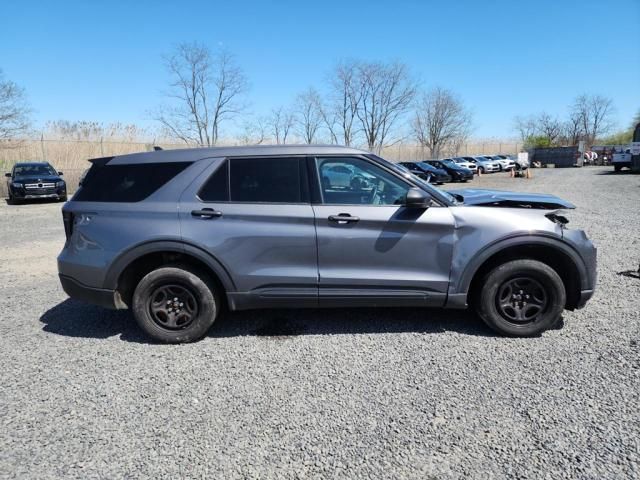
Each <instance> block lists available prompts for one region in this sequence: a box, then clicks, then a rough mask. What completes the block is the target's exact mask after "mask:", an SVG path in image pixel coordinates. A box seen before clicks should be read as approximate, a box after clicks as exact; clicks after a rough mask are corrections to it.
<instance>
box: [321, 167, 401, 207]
mask: <svg viewBox="0 0 640 480" xmlns="http://www.w3.org/2000/svg"><path fill="white" fill-rule="evenodd" d="M316 167H317V171H318V178H319V179H320V190H321V194H322V201H323V203H326V204H332V205H401V204H403V203H404V200H405V197H406V195H407V191H408V190H409V187H410V186H409V185H408V184H406V183H404V182H403V181H402V180H400V179H399V178H397V177H396V176H394V175H392V174H391V173H389V172H387V171H386V170H384V169H382V168H380V167H378V166H377V165H374V164H373V163H371V162H367V161H366V160H362V159H360V158H348V157H347V158H317V159H316Z"/></svg>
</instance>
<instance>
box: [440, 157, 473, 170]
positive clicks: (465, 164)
mask: <svg viewBox="0 0 640 480" xmlns="http://www.w3.org/2000/svg"><path fill="white" fill-rule="evenodd" d="M444 160H453V161H454V162H456V163H457V164H458V165H460V166H461V167H464V168H468V169H469V170H471V171H472V172H473V173H478V165H476V164H475V163H473V162H470V161H468V160H465V159H464V158H462V157H453V158H445V159H444Z"/></svg>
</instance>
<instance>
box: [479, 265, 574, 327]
mask: <svg viewBox="0 0 640 480" xmlns="http://www.w3.org/2000/svg"><path fill="white" fill-rule="evenodd" d="M481 285H482V287H481V289H480V291H479V292H477V293H478V294H479V298H477V299H476V302H475V305H476V311H477V313H478V315H479V316H480V318H482V320H484V322H485V323H486V324H487V325H488V326H489V327H490V328H491V329H492V330H494V331H495V332H498V333H500V334H502V335H506V336H511V337H531V336H537V335H539V334H540V333H542V332H544V331H545V330H548V329H550V328H553V326H554V325H556V323H557V322H558V320H559V319H560V316H561V315H562V311H563V310H564V306H565V303H566V291H565V288H564V284H563V283H562V279H561V278H560V276H559V275H558V274H557V273H556V271H555V270H554V269H553V268H551V267H550V266H549V265H547V264H545V263H542V262H539V261H537V260H528V259H526V260H514V261H511V262H507V263H504V264H502V265H500V266H498V267H496V268H494V269H493V270H492V271H491V272H489V273H488V274H487V275H486V276H485V277H484V279H483V281H482V283H481ZM521 292H523V293H521ZM527 295H529V296H528V297H527ZM525 302H526V303H525ZM505 305H506V306H505Z"/></svg>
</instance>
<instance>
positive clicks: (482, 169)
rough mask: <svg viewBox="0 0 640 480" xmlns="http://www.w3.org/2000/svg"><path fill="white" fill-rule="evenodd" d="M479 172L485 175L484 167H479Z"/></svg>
mask: <svg viewBox="0 0 640 480" xmlns="http://www.w3.org/2000/svg"><path fill="white" fill-rule="evenodd" d="M478 172H480V173H481V174H483V175H484V167H478Z"/></svg>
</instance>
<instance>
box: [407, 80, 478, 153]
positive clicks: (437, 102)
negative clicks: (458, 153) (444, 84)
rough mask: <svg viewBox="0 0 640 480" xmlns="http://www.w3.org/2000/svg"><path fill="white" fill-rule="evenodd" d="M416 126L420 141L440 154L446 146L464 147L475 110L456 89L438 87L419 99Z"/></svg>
mask: <svg viewBox="0 0 640 480" xmlns="http://www.w3.org/2000/svg"><path fill="white" fill-rule="evenodd" d="M412 127H413V133H414V135H415V138H416V140H417V141H418V142H419V143H420V145H422V146H423V147H426V148H428V149H429V153H430V154H431V156H432V157H438V156H440V153H441V151H442V149H443V148H444V147H447V146H448V147H452V148H454V149H456V150H457V149H459V148H460V145H462V143H463V142H464V140H465V139H466V138H467V137H468V135H469V132H470V130H471V113H470V112H469V111H468V110H467V109H466V108H465V106H464V104H463V103H462V101H461V100H460V99H459V98H458V97H456V95H454V94H453V93H452V92H450V91H449V90H445V89H444V88H440V87H436V88H433V89H431V90H429V91H428V92H426V93H425V94H424V95H423V96H422V98H421V99H420V101H419V102H418V104H417V108H416V111H415V114H414V117H413V122H412Z"/></svg>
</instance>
